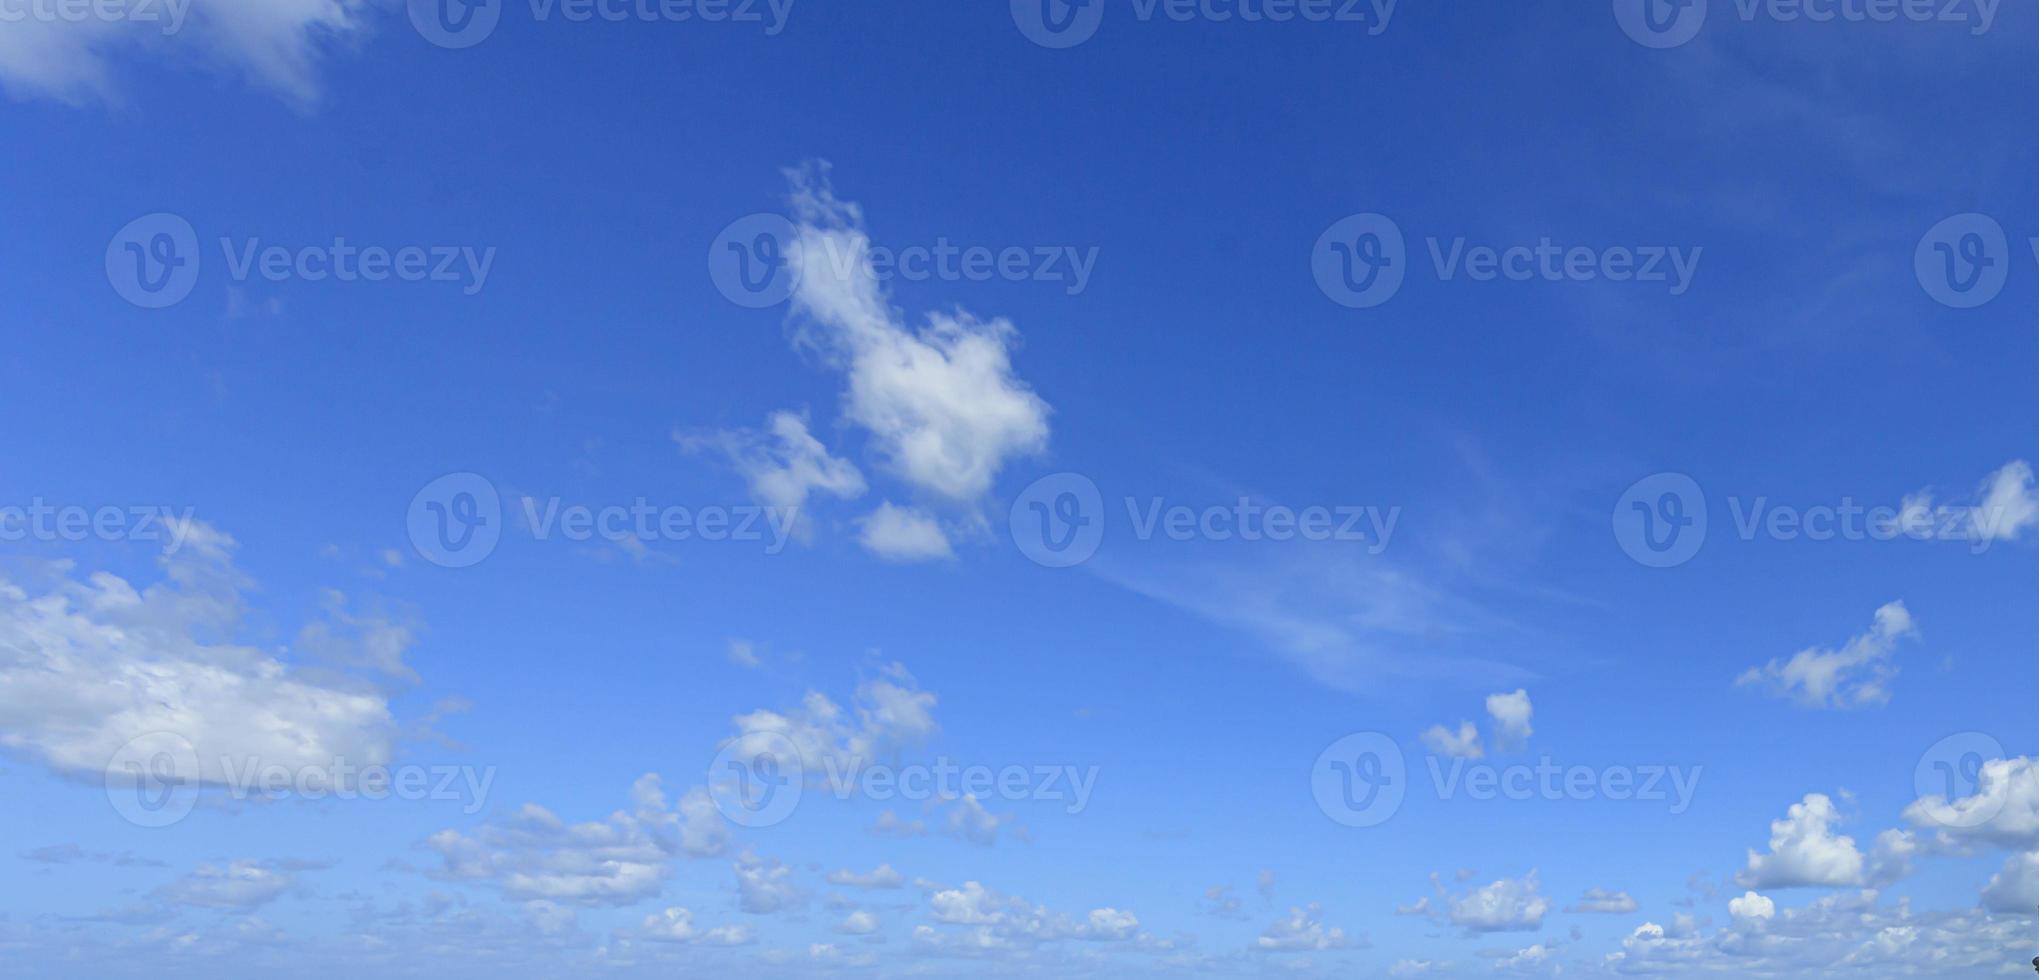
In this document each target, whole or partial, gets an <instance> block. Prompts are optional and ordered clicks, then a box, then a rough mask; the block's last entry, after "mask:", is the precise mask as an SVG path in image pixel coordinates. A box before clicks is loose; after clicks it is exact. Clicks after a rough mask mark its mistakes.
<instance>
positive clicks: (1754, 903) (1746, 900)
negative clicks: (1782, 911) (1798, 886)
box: [1727, 892, 1777, 922]
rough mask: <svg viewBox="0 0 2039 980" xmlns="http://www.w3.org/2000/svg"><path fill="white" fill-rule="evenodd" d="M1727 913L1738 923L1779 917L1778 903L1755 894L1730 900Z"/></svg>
mask: <svg viewBox="0 0 2039 980" xmlns="http://www.w3.org/2000/svg"><path fill="white" fill-rule="evenodd" d="M1727 912H1728V914H1729V915H1731V916H1733V917H1734V919H1735V921H1736V922H1760V921H1763V920H1765V919H1774V918H1776V917H1777V903H1776V902H1773V901H1771V900H1769V899H1768V898H1765V897H1763V896H1761V895H1758V894H1756V893H1755V892H1748V893H1746V894H1744V895H1743V896H1742V897H1740V898H1731V899H1728V903H1727Z"/></svg>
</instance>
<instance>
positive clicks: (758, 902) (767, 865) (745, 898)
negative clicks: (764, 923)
mask: <svg viewBox="0 0 2039 980" xmlns="http://www.w3.org/2000/svg"><path fill="white" fill-rule="evenodd" d="M734 867H735V868H736V895H737V907H739V908H741V909H743V910H744V911H745V912H749V913H751V914H752V915H769V914H771V913H774V912H779V911H782V910H784V909H788V908H792V907H794V906H797V905H800V904H802V903H803V902H805V901H806V895H805V893H803V892H802V891H801V890H800V888H799V887H798V886H796V885H795V884H794V883H793V869H792V868H789V867H787V866H786V865H784V864H782V863H780V862H779V861H777V860H776V859H768V858H761V857H758V856H757V855H755V854H752V853H750V852H748V851H746V852H744V853H743V854H742V855H740V856H738V857H737V859H736V863H735V865H734Z"/></svg>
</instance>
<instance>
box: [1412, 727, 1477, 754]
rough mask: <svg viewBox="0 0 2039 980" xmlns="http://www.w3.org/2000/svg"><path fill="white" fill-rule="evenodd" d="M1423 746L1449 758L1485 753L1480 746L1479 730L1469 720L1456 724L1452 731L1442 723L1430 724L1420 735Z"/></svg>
mask: <svg viewBox="0 0 2039 980" xmlns="http://www.w3.org/2000/svg"><path fill="white" fill-rule="evenodd" d="M1422 741H1423V747H1424V748H1426V749H1429V750H1430V751H1431V752H1433V753H1435V754H1437V755H1441V756H1444V757H1446V758H1450V759H1477V758H1479V757H1481V756H1483V755H1485V754H1486V750H1485V749H1483V748H1481V747H1480V731H1479V729H1477V728H1475V727H1473V723H1472V722H1470V721H1462V722H1459V724H1458V731H1456V732H1454V731H1452V730H1451V729H1449V728H1446V727H1444V726H1443V725H1432V726H1430V730H1429V731H1426V732H1424V733H1423V735H1422Z"/></svg>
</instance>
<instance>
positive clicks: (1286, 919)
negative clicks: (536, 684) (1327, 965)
mask: <svg viewBox="0 0 2039 980" xmlns="http://www.w3.org/2000/svg"><path fill="white" fill-rule="evenodd" d="M1346 944H1347V939H1346V937H1345V930H1343V929H1339V928H1336V927H1326V926H1325V925H1324V909H1323V907H1322V906H1319V905H1316V904H1314V903H1313V904H1311V905H1309V906H1306V907H1303V908H1290V909H1289V912H1288V914H1287V915H1285V916H1283V917H1282V918H1280V919H1277V920H1275V922H1274V924H1273V925H1270V926H1268V927H1267V929H1266V930H1265V931H1264V932H1262V933H1261V934H1260V937H1259V938H1257V939H1255V940H1254V941H1253V948H1254V949H1256V950H1259V951H1260V952H1263V953H1293V952H1303V951H1309V950H1326V949H1342V948H1344V947H1345V946H1346Z"/></svg>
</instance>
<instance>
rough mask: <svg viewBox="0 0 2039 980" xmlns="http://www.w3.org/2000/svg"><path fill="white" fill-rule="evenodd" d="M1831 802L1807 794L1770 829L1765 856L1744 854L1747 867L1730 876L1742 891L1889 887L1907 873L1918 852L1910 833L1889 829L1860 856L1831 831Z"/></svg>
mask: <svg viewBox="0 0 2039 980" xmlns="http://www.w3.org/2000/svg"><path fill="white" fill-rule="evenodd" d="M1840 820H1841V817H1840V811H1839V810H1837V809H1836V808H1835V806H1834V801H1833V800H1832V799H1830V798H1828V797H1827V796H1826V795H1825V794H1822V793H1809V794H1807V795H1806V797H1805V799H1804V800H1803V801H1801V802H1798V803H1794V804H1792V805H1791V809H1790V810H1789V811H1788V812H1787V813H1786V814H1785V816H1784V818H1783V819H1781V820H1775V821H1772V822H1771V824H1770V853H1768V854H1758V853H1757V852H1756V851H1755V850H1753V849H1751V850H1750V851H1749V859H1748V866H1747V867H1746V868H1744V869H1743V870H1742V872H1741V873H1740V874H1738V875H1736V876H1735V881H1736V883H1738V884H1740V885H1741V886H1742V887H1744V888H1768V889H1777V888H1815V887H1833V888H1860V887H1865V886H1868V887H1874V886H1879V885H1883V884H1888V883H1890V882H1892V881H1895V880H1897V879H1898V878H1901V877H1903V876H1904V875H1905V874H1906V873H1908V872H1909V871H1910V867H1909V860H1910V858H1911V857H1912V855H1913V854H1914V853H1915V852H1916V850H1917V844H1916V842H1915V840H1914V838H1913V837H1912V835H1911V834H1909V833H1907V832H1905V831H1900V830H1890V831H1885V832H1884V833H1883V834H1881V835H1879V836H1878V837H1877V840H1876V846H1875V849H1874V850H1873V851H1872V852H1871V853H1870V855H1868V856H1867V857H1865V856H1864V855H1863V853H1862V852H1861V850H1860V849H1858V848H1857V847H1856V846H1855V839H1854V838H1853V837H1848V836H1845V835H1842V834H1837V833H1835V832H1834V830H1833V827H1834V825H1836V824H1838V823H1840Z"/></svg>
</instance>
